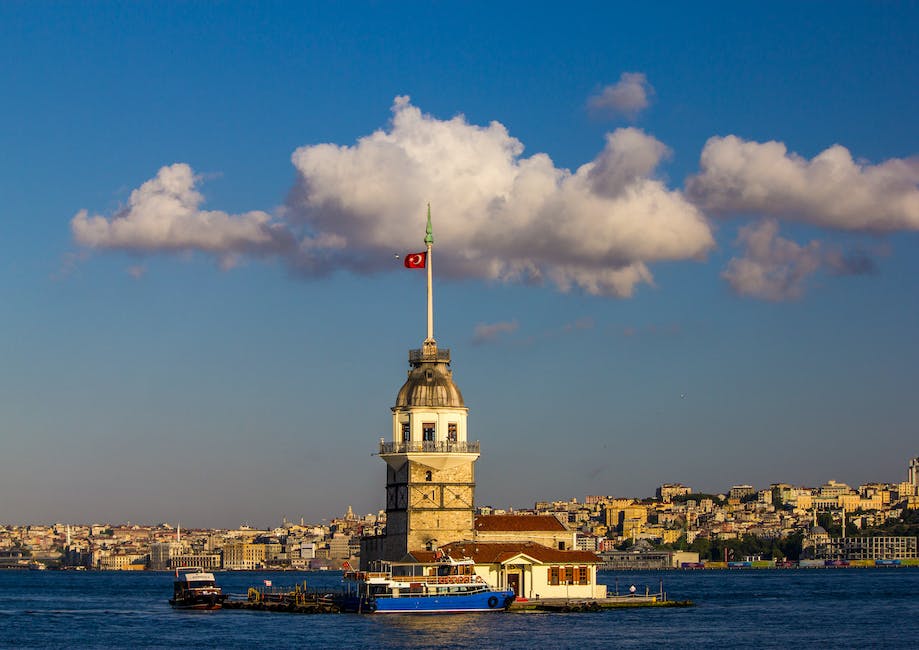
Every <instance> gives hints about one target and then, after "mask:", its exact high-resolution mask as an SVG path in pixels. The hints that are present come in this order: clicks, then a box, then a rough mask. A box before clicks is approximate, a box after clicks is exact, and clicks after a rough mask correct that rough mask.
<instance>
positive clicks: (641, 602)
mask: <svg viewBox="0 0 919 650" xmlns="http://www.w3.org/2000/svg"><path fill="white" fill-rule="evenodd" d="M343 595H344V594H343V593H342V592H340V591H334V590H328V589H316V588H308V587H307V586H306V583H304V584H303V585H302V586H300V585H297V586H295V587H294V588H293V589H290V588H255V587H250V588H249V591H248V593H247V594H246V599H245V600H242V599H241V598H228V599H227V600H226V601H225V602H224V603H223V608H224V609H247V610H252V611H263V612H276V613H288V614H339V613H341V612H342V611H343V610H342V600H343V598H342V597H343ZM694 605H695V603H693V602H692V601H691V600H669V599H668V598H667V594H666V593H665V592H664V591H663V590H662V591H661V592H659V593H656V594H649V593H644V594H625V595H614V596H607V597H606V598H591V599H583V598H570V599H569V598H536V599H531V600H528V599H526V598H522V599H518V600H515V601H514V602H513V603H512V604H511V606H510V609H509V610H508V611H509V612H554V613H565V612H601V611H605V610H608V609H632V608H637V607H693V606H694ZM352 611H353V610H352Z"/></svg>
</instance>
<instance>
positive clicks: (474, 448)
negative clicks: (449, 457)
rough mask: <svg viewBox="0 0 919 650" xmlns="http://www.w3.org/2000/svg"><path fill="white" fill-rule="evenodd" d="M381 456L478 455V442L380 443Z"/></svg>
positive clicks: (425, 441)
mask: <svg viewBox="0 0 919 650" xmlns="http://www.w3.org/2000/svg"><path fill="white" fill-rule="evenodd" d="M380 453H381V454H408V453H432V454H444V453H454V454H477V453H479V441H478V440H476V441H475V442H467V441H460V442H456V441H452V440H424V441H421V440H418V441H409V442H385V441H380Z"/></svg>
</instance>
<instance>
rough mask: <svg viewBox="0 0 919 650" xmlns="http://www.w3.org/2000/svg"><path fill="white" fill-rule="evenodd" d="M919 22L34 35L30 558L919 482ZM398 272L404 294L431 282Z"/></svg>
mask: <svg viewBox="0 0 919 650" xmlns="http://www.w3.org/2000/svg"><path fill="white" fill-rule="evenodd" d="M917 29H919V5H917V4H916V3H915V2H903V3H851V2H834V3H821V2H813V3H783V2H774V3H762V4H757V5H752V4H745V5H743V6H736V3H694V4H688V3H655V4H653V5H650V6H648V7H642V6H634V5H625V4H622V5H620V4H618V3H603V2H597V3H593V2H584V3H575V4H574V5H571V6H562V5H560V4H557V3H522V2H508V3H498V4H495V3H485V2H431V3H421V2H418V3H384V2H352V3H298V2H291V3H286V2H271V3H236V2H226V3H153V2H139V3H74V2H67V3H43V2H4V3H0V61H3V64H2V65H0V98H2V101H0V228H2V234H0V304H2V305H3V317H2V318H0V367H2V371H0V523H40V522H44V523H51V522H93V521H110V522H124V521H132V522H137V523H158V522H180V523H181V524H182V525H183V526H186V527H191V526H202V527H204V526H208V527H231V526H237V525H239V524H240V523H244V522H245V523H249V524H251V525H254V526H270V525H277V524H278V523H279V522H280V521H281V519H282V517H286V518H288V519H289V520H297V519H299V518H300V517H304V518H306V519H307V520H309V521H314V522H319V521H321V520H322V519H326V518H331V517H333V516H338V515H341V514H343V513H344V512H345V511H346V510H347V507H348V506H349V505H350V506H352V507H353V508H354V510H355V512H358V513H369V512H376V511H377V510H379V509H381V508H382V507H383V505H384V486H385V471H384V463H383V462H382V461H381V460H380V459H378V458H376V457H374V456H373V453H374V451H375V449H376V444H377V441H378V440H379V438H380V437H381V436H385V437H389V436H390V427H391V411H390V408H391V407H392V406H393V404H394V401H395V397H396V394H397V392H398V389H399V387H400V386H401V384H402V382H403V381H404V378H405V372H406V370H407V369H408V364H407V351H408V350H409V349H412V348H418V347H420V344H421V341H422V340H423V338H424V336H425V333H426V316H425V284H424V282H425V279H424V274H423V273H419V272H417V271H410V270H406V269H405V268H404V267H403V266H402V264H401V257H402V256H404V255H405V254H406V253H411V252H418V251H421V250H423V249H424V244H423V238H424V226H425V218H426V210H427V205H428V204H429V203H430V205H431V212H432V218H433V226H434V236H435V242H436V243H435V248H434V270H435V282H434V284H435V287H434V308H435V335H436V338H437V340H438V344H439V346H440V347H447V348H449V349H451V351H452V356H453V370H454V379H455V381H456V383H457V385H458V386H459V387H460V389H461V390H462V392H463V395H464V397H465V400H466V405H467V406H468V407H469V420H468V426H469V438H470V439H472V440H479V441H481V448H482V455H481V458H480V459H479V461H478V462H477V465H476V472H477V473H476V483H477V485H476V500H477V503H478V504H488V505H493V506H496V507H532V505H533V502H534V501H537V500H546V499H550V500H552V499H570V498H578V499H579V500H580V499H583V497H584V496H585V495H590V494H603V495H615V496H623V497H629V496H632V497H642V496H649V495H653V493H654V490H655V488H656V487H657V486H658V485H660V484H661V483H668V482H682V483H683V484H685V485H689V486H691V487H692V488H694V489H695V490H697V491H704V492H724V491H726V490H727V489H729V488H730V486H731V485H734V484H738V483H750V484H753V485H755V486H757V487H759V488H764V487H768V485H769V484H770V483H773V482H788V483H793V484H796V485H807V486H816V485H820V484H821V483H823V482H825V481H827V480H829V479H836V480H839V481H845V482H848V483H850V484H853V485H855V484H858V483H861V482H867V481H885V482H887V481H891V482H893V481H901V480H905V476H906V466H907V461H908V459H909V458H911V457H914V456H917V455H919V443H917V440H919V436H917V425H916V422H917V421H919V418H917V411H916V398H915V386H916V385H917V380H919V374H917V373H919V371H917V368H919V345H917V334H916V333H917V332H919V299H917V296H919V279H917V278H919V239H917V230H919V157H917V156H919V120H917V119H916V116H917V115H919V39H917V38H916V33H917ZM397 256H398V257H397Z"/></svg>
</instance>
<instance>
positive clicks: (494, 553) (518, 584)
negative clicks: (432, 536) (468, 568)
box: [410, 517, 606, 599]
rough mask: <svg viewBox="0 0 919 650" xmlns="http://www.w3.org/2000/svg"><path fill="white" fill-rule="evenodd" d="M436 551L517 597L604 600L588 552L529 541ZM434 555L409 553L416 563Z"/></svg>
mask: <svg viewBox="0 0 919 650" xmlns="http://www.w3.org/2000/svg"><path fill="white" fill-rule="evenodd" d="M521 518H527V517H521ZM438 552H442V553H446V554H447V555H448V556H449V557H452V558H469V559H471V560H472V561H473V562H475V572H476V574H477V575H479V576H481V577H482V578H483V579H484V580H485V582H487V583H488V584H490V585H492V586H494V587H497V588H498V589H510V590H512V591H513V592H514V593H515V594H516V595H517V597H518V598H528V599H534V598H578V599H592V598H606V585H602V584H597V567H598V566H599V564H600V558H598V557H597V556H596V555H595V554H594V553H591V552H589V551H560V550H558V549H554V548H549V547H548V546H543V545H542V544H536V543H533V542H480V541H467V542H455V543H453V544H447V545H445V546H444V547H442V548H441V549H439V551H438ZM435 556H436V553H435V552H434V551H413V552H412V553H411V554H410V557H411V559H412V560H414V561H416V562H434V561H435Z"/></svg>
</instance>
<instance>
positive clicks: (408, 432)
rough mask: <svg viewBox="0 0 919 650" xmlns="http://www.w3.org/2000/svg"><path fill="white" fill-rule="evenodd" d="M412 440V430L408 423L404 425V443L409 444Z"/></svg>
mask: <svg viewBox="0 0 919 650" xmlns="http://www.w3.org/2000/svg"><path fill="white" fill-rule="evenodd" d="M411 439H412V430H411V427H409V424H408V422H403V423H402V442H408V441H410V440H411Z"/></svg>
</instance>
